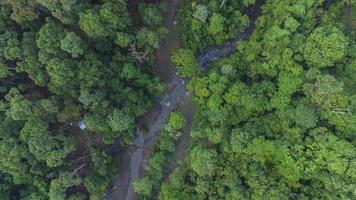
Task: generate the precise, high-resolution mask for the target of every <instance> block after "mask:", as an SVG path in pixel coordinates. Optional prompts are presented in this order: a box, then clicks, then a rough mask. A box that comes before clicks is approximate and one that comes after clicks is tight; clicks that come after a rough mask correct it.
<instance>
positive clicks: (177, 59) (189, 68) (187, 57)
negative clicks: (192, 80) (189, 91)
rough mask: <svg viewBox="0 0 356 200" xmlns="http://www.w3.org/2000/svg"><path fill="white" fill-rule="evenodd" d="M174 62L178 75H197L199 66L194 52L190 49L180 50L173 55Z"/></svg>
mask: <svg viewBox="0 0 356 200" xmlns="http://www.w3.org/2000/svg"><path fill="white" fill-rule="evenodd" d="M172 62H173V63H174V64H175V65H176V67H177V71H178V73H179V74H180V75H181V76H183V77H189V76H192V75H194V74H195V71H196V67H197V64H196V63H195V55H194V52H193V51H191V50H188V49H179V50H178V51H176V52H174V54H173V55H172Z"/></svg>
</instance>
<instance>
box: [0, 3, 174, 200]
mask: <svg viewBox="0 0 356 200" xmlns="http://www.w3.org/2000/svg"><path fill="white" fill-rule="evenodd" d="M127 4H128V1H126V0H104V1H91V2H89V1H85V0H75V1H71V0H24V1H22V0H21V1H19V0H5V1H1V3H0V76H1V81H0V82H1V84H0V92H1V99H0V107H1V108H0V150H1V152H0V156H1V158H0V179H1V180H0V193H1V194H0V199H23V200H46V199H53V200H60V199H63V200H64V199H69V200H84V199H102V197H103V193H104V192H105V191H106V190H107V187H108V186H109V183H110V182H111V180H112V179H113V177H114V176H113V175H112V174H115V173H116V168H117V167H116V166H114V164H115V163H116V162H115V160H113V159H112V157H111V155H107V154H106V153H105V152H110V153H111V151H107V150H108V148H109V146H108V145H107V144H108V143H110V144H112V143H114V142H116V141H117V140H121V141H123V142H124V143H132V142H133V138H134V134H133V130H134V128H135V120H136V118H137V117H139V116H141V115H142V114H144V113H145V112H146V111H147V109H148V108H149V107H150V106H151V105H152V100H153V97H155V96H158V95H160V93H161V92H162V91H163V90H164V89H165V87H164V85H163V83H161V82H160V79H159V78H158V77H157V76H155V75H154V74H153V73H152V64H153V59H152V58H153V53H154V51H155V49H156V48H157V47H158V44H159V40H160V37H161V36H162V35H163V33H164V31H163V29H162V28H161V26H162V23H163V14H164V4H161V3H158V2H157V3H154V4H146V3H142V4H141V5H140V8H139V10H140V12H141V14H142V16H138V17H140V18H142V17H144V18H145V19H140V20H142V22H143V23H142V24H141V23H131V17H133V15H129V12H128V5H127ZM135 19H136V17H135ZM115 43H117V45H114V44H115ZM136 55H144V56H143V57H145V59H143V60H140V59H139V58H140V57H139V56H136ZM83 120H84V123H85V125H86V128H85V129H84V130H81V129H79V127H78V124H79V122H81V121H83ZM167 136H168V138H171V136H170V135H169V134H167V135H166V137H167ZM162 141H164V143H166V144H165V145H166V146H167V144H168V143H169V142H170V139H168V141H167V138H165V139H162ZM162 144H163V143H162ZM165 145H162V149H164V148H166V149H168V147H164V146H165ZM170 151H172V150H171V149H170ZM166 152H168V150H167V151H166ZM158 163H159V162H158ZM155 187H157V186H155Z"/></svg>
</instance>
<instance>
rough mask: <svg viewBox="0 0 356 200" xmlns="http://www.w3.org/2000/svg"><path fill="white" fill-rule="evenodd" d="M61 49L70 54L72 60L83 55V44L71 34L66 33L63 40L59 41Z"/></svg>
mask: <svg viewBox="0 0 356 200" xmlns="http://www.w3.org/2000/svg"><path fill="white" fill-rule="evenodd" d="M61 49H62V50H63V51H66V52H68V53H70V54H71V55H72V56H73V57H74V58H76V57H78V56H80V55H83V53H84V45H83V42H82V41H81V39H80V37H78V36H77V35H75V33H73V32H70V33H67V34H66V36H65V37H64V38H63V40H61Z"/></svg>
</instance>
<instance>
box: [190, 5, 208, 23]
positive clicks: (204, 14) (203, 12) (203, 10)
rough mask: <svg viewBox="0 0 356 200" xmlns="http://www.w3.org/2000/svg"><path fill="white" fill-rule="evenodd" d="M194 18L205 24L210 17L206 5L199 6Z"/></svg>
mask: <svg viewBox="0 0 356 200" xmlns="http://www.w3.org/2000/svg"><path fill="white" fill-rule="evenodd" d="M193 16H194V17H195V18H196V19H198V20H200V21H201V22H202V23H205V22H206V20H207V19H208V17H209V10H208V7H207V6H206V5H197V6H196V7H195V12H194V14H193Z"/></svg>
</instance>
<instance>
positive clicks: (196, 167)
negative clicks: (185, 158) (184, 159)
mask: <svg viewBox="0 0 356 200" xmlns="http://www.w3.org/2000/svg"><path fill="white" fill-rule="evenodd" d="M217 159H218V154H217V153H216V151H215V150H213V149H204V148H202V147H196V148H194V149H192V151H191V153H190V157H189V161H190V166H191V168H192V170H193V171H194V172H195V173H197V174H198V175H199V176H202V177H209V176H213V175H214V173H215V170H216V168H217Z"/></svg>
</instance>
